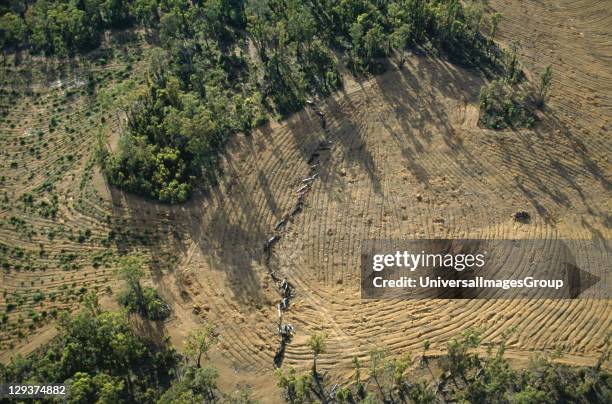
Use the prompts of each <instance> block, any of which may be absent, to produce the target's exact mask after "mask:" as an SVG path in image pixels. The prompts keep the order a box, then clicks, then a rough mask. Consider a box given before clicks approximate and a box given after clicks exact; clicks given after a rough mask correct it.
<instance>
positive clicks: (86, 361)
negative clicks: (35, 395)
mask: <svg viewBox="0 0 612 404" xmlns="http://www.w3.org/2000/svg"><path fill="white" fill-rule="evenodd" d="M58 327H59V335H58V337H57V338H55V339H54V340H53V341H52V342H51V343H50V344H49V345H48V346H45V347H43V348H41V349H40V350H39V351H37V352H35V353H34V354H33V355H31V356H30V357H27V358H23V357H19V356H18V357H17V358H16V359H14V360H13V361H12V363H10V364H9V365H8V366H3V365H2V364H0V382H1V383H11V382H12V383H37V382H38V383H69V384H70V395H69V401H68V402H71V403H94V402H102V403H111V402H117V403H120V402H142V403H146V402H155V400H156V398H157V397H159V396H160V395H161V394H162V392H163V391H165V390H166V389H167V388H168V387H169V386H170V384H171V382H172V380H173V379H174V377H175V376H176V375H175V373H174V372H175V369H176V366H177V364H178V363H179V361H180V357H179V355H178V354H177V353H176V352H175V351H174V349H173V348H171V347H168V346H156V345H154V344H153V343H152V342H151V341H149V340H146V339H144V338H143V337H140V336H138V335H136V334H135V333H134V332H133V330H132V328H131V327H130V324H129V322H128V320H127V318H126V317H125V316H124V315H123V314H121V313H112V312H106V311H101V310H100V309H99V307H98V306H97V301H96V300H95V298H94V297H92V296H88V299H87V308H86V309H84V310H83V311H81V312H79V313H78V314H76V315H74V316H72V317H71V316H69V315H68V314H66V313H63V314H62V315H61V316H60V320H59V322H58Z"/></svg>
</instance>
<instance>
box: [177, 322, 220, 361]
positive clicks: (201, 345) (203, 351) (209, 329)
mask: <svg viewBox="0 0 612 404" xmlns="http://www.w3.org/2000/svg"><path fill="white" fill-rule="evenodd" d="M218 340H219V338H218V335H217V333H216V331H215V328H214V327H213V325H211V324H205V325H204V326H203V327H202V328H200V329H198V330H196V331H194V332H192V333H190V334H189V335H188V336H187V339H186V341H185V353H186V354H187V355H188V356H189V357H191V358H192V359H193V360H194V361H195V365H196V368H198V369H199V368H200V367H201V360H202V356H204V357H206V355H207V354H208V351H209V350H210V348H211V347H212V346H214V345H215V344H216V343H217V342H218Z"/></svg>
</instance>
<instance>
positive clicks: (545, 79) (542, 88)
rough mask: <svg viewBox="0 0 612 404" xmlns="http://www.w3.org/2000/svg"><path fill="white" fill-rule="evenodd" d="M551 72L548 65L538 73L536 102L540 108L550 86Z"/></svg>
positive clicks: (550, 67)
mask: <svg viewBox="0 0 612 404" xmlns="http://www.w3.org/2000/svg"><path fill="white" fill-rule="evenodd" d="M552 78H553V70H552V66H551V65H548V66H546V67H545V68H544V70H543V71H542V73H540V81H539V83H538V89H537V96H536V102H537V104H538V106H539V107H542V106H543V105H544V103H545V102H546V99H547V97H548V91H549V90H550V86H551V85H552Z"/></svg>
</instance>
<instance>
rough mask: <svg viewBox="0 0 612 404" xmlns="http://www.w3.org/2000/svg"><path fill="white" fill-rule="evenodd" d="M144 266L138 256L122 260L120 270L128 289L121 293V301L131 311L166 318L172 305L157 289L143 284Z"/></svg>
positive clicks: (153, 317)
mask: <svg viewBox="0 0 612 404" xmlns="http://www.w3.org/2000/svg"><path fill="white" fill-rule="evenodd" d="M142 267H143V263H142V260H141V259H140V258H139V257H137V256H126V257H124V258H123V259H122V260H121V262H120V267H119V271H118V272H119V277H120V278H121V279H122V280H123V281H125V284H126V289H125V290H124V291H122V292H121V293H120V294H119V296H118V300H119V303H120V304H121V305H122V306H123V307H125V308H126V309H127V310H128V312H130V313H138V314H140V315H141V316H143V317H144V318H146V319H149V320H164V319H166V318H168V316H170V307H169V306H168V304H166V302H164V301H163V300H162V298H161V296H159V294H158V293H157V290H155V289H154V288H152V287H150V286H143V285H142V283H141V280H142V277H143V276H144V272H143V269H142Z"/></svg>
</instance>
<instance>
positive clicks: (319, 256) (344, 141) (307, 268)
mask: <svg viewBox="0 0 612 404" xmlns="http://www.w3.org/2000/svg"><path fill="white" fill-rule="evenodd" d="M491 7H492V8H493V9H494V10H495V11H499V12H501V13H502V14H503V16H504V19H503V21H502V24H501V26H500V30H499V33H498V40H500V42H501V43H502V44H504V45H508V44H510V43H511V42H512V41H519V42H520V43H521V44H522V48H521V49H520V60H521V61H522V63H523V65H524V66H525V69H526V71H527V73H528V76H537V74H538V72H539V71H541V69H542V68H543V67H544V66H546V65H548V64H552V66H553V69H554V72H555V76H554V82H553V86H552V90H551V100H550V102H549V103H548V108H547V109H546V110H545V113H544V114H542V115H541V120H540V122H538V123H537V124H536V126H535V127H534V128H533V129H532V130H521V131H501V132H496V131H489V130H483V129H480V128H478V127H477V126H476V123H477V120H478V92H479V89H480V86H481V85H482V84H483V83H484V81H483V78H481V77H479V76H477V75H476V74H474V73H473V72H470V71H467V70H463V69H461V68H460V67H457V66H455V65H452V64H449V63H446V62H443V61H441V60H440V59H437V58H434V57H429V56H428V57H426V56H418V55H414V56H411V57H410V58H409V59H408V61H407V63H406V66H405V67H404V69H402V70H392V71H389V72H388V73H386V74H384V75H382V76H379V77H376V78H374V79H372V80H370V81H368V82H363V83H347V85H346V86H345V89H344V91H342V92H340V93H338V94H337V95H336V96H334V97H333V98H330V99H327V100H324V101H320V102H318V103H317V108H318V109H319V110H321V111H323V112H324V114H325V123H326V125H325V128H322V126H321V122H320V119H319V117H318V116H317V114H316V113H315V111H314V109H313V108H311V107H308V108H307V109H306V110H304V111H302V112H300V113H298V114H295V115H294V116H293V117H292V118H290V119H289V120H288V121H287V122H283V123H280V124H271V125H270V126H267V127H263V128H260V129H259V130H257V131H256V132H255V133H254V134H253V135H252V136H249V137H244V136H238V137H237V138H235V139H234V140H233V141H232V142H231V144H230V145H229V147H228V151H227V153H226V154H225V156H224V162H223V167H224V173H225V175H224V177H223V179H222V180H221V183H220V184H219V186H218V187H216V188H214V189H211V190H210V191H209V192H208V193H206V194H203V193H198V194H196V195H194V197H193V198H192V199H191V200H190V201H189V202H188V203H186V204H184V205H181V206H177V207H168V206H162V205H158V204H154V203H150V202H147V201H144V200H142V199H140V198H136V197H133V196H130V195H126V194H125V193H122V192H119V191H117V190H115V189H111V188H109V187H107V185H106V184H105V182H104V180H103V179H102V177H101V175H100V174H99V173H98V172H97V169H96V168H95V167H93V165H92V164H91V161H92V160H91V156H90V155H91V150H92V149H93V145H94V143H95V136H96V134H97V131H98V130H99V129H98V127H100V128H102V130H104V131H105V133H107V134H108V135H109V138H110V139H111V142H112V136H111V134H112V133H115V132H116V130H117V128H118V126H119V125H120V124H121V123H120V120H119V118H118V115H117V114H116V113H115V112H114V111H112V112H110V113H109V111H106V110H104V105H99V106H98V107H97V109H96V107H94V108H93V109H92V106H91V105H90V104H88V102H87V97H85V96H78V95H76V96H74V97H66V92H67V87H66V85H64V86H61V87H53V86H52V83H53V82H55V80H56V79H57V77H56V75H55V73H54V72H50V74H49V75H48V76H47V77H45V76H44V75H42V74H41V75H40V76H35V77H31V78H24V79H23V81H22V85H23V86H26V87H29V88H31V89H33V90H34V91H35V92H36V94H37V96H36V98H34V97H32V96H26V97H25V98H17V99H12V98H9V97H3V104H4V105H3V108H6V109H7V111H8V115H7V117H6V118H5V119H4V120H3V122H2V123H1V124H0V125H1V133H2V136H1V137H0V149H1V150H2V151H1V153H2V161H1V162H0V170H1V174H2V175H3V176H5V180H4V181H3V183H2V195H0V197H3V198H4V195H6V198H7V199H5V201H4V202H3V204H2V209H1V211H0V219H2V226H1V227H0V241H1V242H2V244H3V245H6V246H8V248H10V249H12V250H15V248H19V250H15V251H12V250H11V252H10V253H7V254H6V256H7V257H13V256H15V257H17V258H15V262H19V263H20V265H21V268H20V269H19V270H17V269H15V268H11V269H9V270H2V272H1V281H0V289H1V290H2V292H4V294H3V295H1V296H0V308H3V309H4V308H7V306H8V305H9V304H16V302H17V301H19V296H23V299H24V301H23V303H22V304H16V306H15V307H14V308H13V309H12V310H10V311H9V312H8V314H9V320H8V324H5V325H3V326H2V328H1V329H0V358H2V359H7V358H8V357H9V356H11V355H12V354H14V353H15V352H24V353H25V352H28V351H30V350H31V349H34V348H35V347H36V346H37V345H38V343H39V342H42V341H43V340H46V339H47V338H49V337H51V336H52V335H53V331H52V326H51V325H48V324H50V322H49V321H48V320H43V321H38V322H36V321H33V320H32V314H31V313H32V312H34V313H35V314H38V315H40V316H42V311H43V310H46V311H49V312H50V310H51V308H53V307H55V308H58V309H59V308H68V307H74V302H75V301H77V300H78V298H79V295H80V293H82V292H81V291H80V288H82V287H85V288H88V289H91V288H95V287H98V288H99V291H100V293H101V294H103V293H104V291H105V288H106V286H107V285H108V284H112V285H116V283H115V282H114V281H113V279H114V277H113V274H112V268H106V267H105V265H103V262H104V255H103V253H104V251H106V250H107V248H106V247H105V246H104V244H107V245H108V246H109V247H110V251H112V252H118V251H121V250H129V249H132V248H134V247H135V248H137V249H138V250H139V251H142V252H143V253H144V254H146V255H147V256H149V257H150V258H151V259H152V262H153V265H152V271H151V281H152V283H153V284H155V285H156V286H157V288H158V289H159V291H160V293H161V294H162V296H163V297H164V298H165V299H166V300H167V301H169V302H171V304H172V307H173V310H174V314H173V317H172V318H171V319H170V320H169V322H167V323H166V324H165V332H167V333H169V334H170V335H171V336H172V339H173V342H175V343H176V344H177V345H178V346H181V343H182V337H184V336H185V335H186V334H187V332H188V331H189V330H190V329H191V328H193V327H194V326H195V325H196V324H198V323H199V322H201V321H203V320H207V321H210V322H213V323H216V324H217V325H218V328H219V331H220V333H221V341H222V343H221V344H220V346H219V347H217V348H216V350H215V352H214V353H213V357H214V359H215V362H216V363H217V364H218V366H219V367H220V369H221V371H222V378H221V385H222V386H223V385H232V386H233V385H234V384H235V383H246V384H250V385H251V386H252V387H253V388H254V389H255V392H256V396H258V397H266V396H268V397H269V396H270V394H271V392H272V391H275V386H274V385H273V383H272V382H271V380H272V379H271V378H272V373H271V372H272V369H273V362H274V355H275V353H276V350H277V348H278V342H277V341H278V337H277V336H276V329H275V327H276V325H275V322H276V321H277V308H276V303H277V302H278V300H279V293H278V289H277V286H276V285H275V284H274V282H273V280H272V279H271V277H270V275H269V274H268V268H267V264H266V259H265V253H264V251H263V248H262V247H263V244H264V241H265V240H267V239H268V238H269V237H271V236H272V235H274V234H279V235H281V239H280V240H279V241H278V242H277V243H276V244H275V246H274V248H273V254H272V257H271V259H270V264H269V265H270V268H271V269H272V270H273V271H274V272H275V273H276V274H277V275H278V276H281V277H286V278H287V279H288V280H289V281H290V282H291V283H292V284H293V285H294V286H295V287H296V297H295V298H294V299H293V300H292V302H291V305H290V307H289V309H288V310H287V311H286V312H285V314H284V322H287V323H291V324H293V325H294V327H295V329H296V335H295V337H294V339H293V341H292V342H291V343H290V344H289V345H288V346H287V350H286V352H285V358H284V362H283V363H284V365H292V366H296V367H299V368H304V369H306V368H309V367H310V365H311V353H310V351H309V348H308V347H307V343H306V341H307V337H308V336H309V335H310V334H311V333H313V332H315V331H324V332H327V333H328V335H329V338H328V350H327V352H326V353H325V354H323V355H322V356H321V358H320V360H319V368H320V369H322V370H323V371H326V370H327V371H330V372H333V373H339V374H343V373H344V372H347V371H348V370H349V368H350V361H351V358H352V357H353V356H354V355H357V356H358V357H360V358H364V357H365V356H366V355H367V353H368V351H369V350H370V349H371V348H373V347H388V348H389V349H390V350H391V351H392V352H396V353H399V352H405V351H410V350H418V349H420V347H421V346H422V341H423V340H424V339H429V340H430V341H431V342H432V348H433V350H434V351H436V350H441V349H443V348H444V344H445V342H446V341H447V340H448V339H449V338H450V337H452V336H454V335H456V334H457V333H458V332H460V331H461V330H463V329H465V328H467V327H471V326H472V327H474V326H481V325H484V326H485V327H486V332H485V334H484V336H485V342H486V341H489V342H491V341H495V340H497V339H498V338H499V337H500V335H501V333H502V332H503V331H504V330H508V329H510V328H516V332H515V333H514V334H513V336H512V338H511V339H510V341H509V349H508V355H509V356H510V357H513V358H515V359H517V360H526V359H528V358H529V357H530V356H531V355H533V354H534V353H535V352H536V351H538V352H540V351H552V350H554V349H555V348H556V347H558V346H560V347H561V348H562V349H563V350H564V352H566V355H565V356H564V360H566V361H568V362H570V363H575V364H589V363H593V362H594V361H595V358H596V357H597V356H598V354H599V352H600V351H601V349H602V347H603V344H604V338H605V336H606V335H607V334H608V333H609V332H610V330H611V324H612V310H611V306H610V302H609V301H607V300H594V301H518V300H513V301H383V302H378V301H373V302H364V301H361V300H360V298H359V279H358V276H359V273H358V269H359V247H360V241H361V240H362V239H366V238H380V239H388V238H412V237H424V238H433V237H449V238H460V237H479V238H510V237H521V238H552V239H555V238H575V239H576V238H577V239H591V238H593V239H597V240H603V242H605V243H608V241H607V240H609V239H610V236H611V231H610V227H611V219H610V212H611V211H612V209H611V203H610V201H611V200H612V199H611V198H610V195H611V182H610V181H611V180H612V170H611V168H612V165H611V163H610V160H609V159H610V157H609V156H610V151H611V150H612V136H611V135H610V133H611V129H612V122H611V121H612V67H611V66H612V63H611V61H612V52H611V49H612V48H611V47H610V45H611V44H610V32H609V27H610V26H612V14H610V11H609V4H608V3H607V2H606V1H591V0H587V1H566V0H564V1H561V2H554V4H553V2H543V3H542V2H536V1H525V2H520V3H519V2H505V1H491ZM138 48H139V47H135V49H136V50H137V49H138ZM135 49H129V50H126V55H127V54H129V55H133V54H134V52H135ZM114 60H117V62H113V63H111V64H107V65H104V66H100V67H99V70H100V74H101V75H108V77H107V78H106V79H105V80H108V81H107V82H103V84H101V86H105V87H106V86H108V87H111V88H112V87H113V85H117V86H118V85H119V84H118V83H119V82H120V81H121V78H120V77H119V76H120V73H121V72H122V71H124V69H125V66H126V65H127V64H128V63H129V62H128V61H127V60H125V61H124V62H123V63H120V62H119V61H120V60H121V57H117V58H116V59H114ZM138 66H140V63H139V62H138V61H137V59H134V62H133V68H132V70H131V71H130V70H127V71H126V75H128V76H131V75H136V76H137V75H138V68H139V67H138ZM76 73H79V70H78V68H77V69H76ZM18 75H19V72H16V71H13V72H5V78H4V83H3V87H4V89H5V90H7V89H8V88H10V85H9V84H7V83H18V82H17V81H16V80H14V78H15V77H17V76H18ZM49 77H52V78H51V79H50V78H49ZM74 77H79V74H76V76H74ZM77 81H78V80H77ZM64 83H68V81H65V80H64ZM104 83H105V84H104ZM77 84H78V83H77ZM115 88H117V87H116V86H115ZM62 98H66V101H64V102H61V103H60V102H59V100H60V99H62ZM54 116H55V117H57V119H58V122H59V123H58V125H56V129H55V130H54V131H53V132H51V131H50V130H49V122H50V121H51V120H52V118H53V117H54ZM102 117H104V121H102ZM98 125H99V126H98ZM38 130H40V131H42V133H43V134H42V135H41V136H39V135H38ZM71 137H72V139H71ZM324 140H331V141H332V142H333V146H332V147H331V149H329V150H319V151H317V149H320V148H321V147H320V144H321V142H322V141H324ZM42 143H46V144H47V146H44V145H43V144H42ZM32 148H33V151H32V150H30V149H32ZM37 148H39V149H40V153H39V154H40V158H37V157H36V149H37ZM315 152H316V153H319V157H318V158H317V160H318V164H319V166H318V167H317V168H316V172H318V174H319V176H318V178H317V179H316V180H315V181H314V182H313V185H312V187H311V189H310V191H309V192H308V193H307V195H306V196H305V197H304V206H303V209H302V210H301V211H300V212H299V213H297V214H295V215H294V216H292V217H291V220H289V221H288V222H287V224H286V225H285V226H284V227H283V228H282V229H281V230H275V227H276V225H277V223H278V222H279V221H281V220H282V219H283V218H284V217H285V216H286V215H288V214H290V213H291V212H292V211H293V210H294V208H295V207H296V203H297V194H296V190H297V189H299V188H300V186H301V181H302V180H303V179H304V178H306V177H307V176H309V175H310V174H312V170H311V169H310V168H309V166H310V165H311V164H312V163H313V161H311V162H310V163H309V160H311V158H312V157H313V153H315ZM69 156H74V157H72V158H71V157H69ZM13 163H16V164H13ZM45 181H51V182H52V183H53V184H54V191H52V192H47V191H45V192H35V190H36V189H37V188H38V187H40V186H41V185H44V184H45ZM26 193H34V194H35V195H36V196H35V198H34V202H33V206H34V207H31V206H29V205H28V203H27V202H24V200H23V196H24V195H25V194H26ZM53 194H56V195H58V203H57V206H58V211H57V214H56V218H55V219H53V218H51V217H44V215H42V214H41V213H40V209H39V208H36V206H39V205H40V202H41V201H43V200H44V201H46V202H47V204H48V205H53V200H52V195H53ZM521 209H525V210H528V211H529V212H531V214H532V220H531V223H529V224H520V223H516V222H514V221H513V220H512V214H513V213H514V212H516V211H517V210H521ZM12 218H14V219H12ZM22 221H23V222H22ZM88 230H89V233H87V231H88ZM50 232H52V233H54V234H55V236H54V237H50V236H49V233H50ZM111 232H112V233H111ZM80 234H81V235H83V237H84V239H83V238H81V239H80V240H79V235H80ZM104 240H106V241H104ZM608 247H609V245H608ZM20 251H21V252H20ZM96 257H97V258H96ZM96 262H101V264H100V265H99V266H98V267H97V268H96V266H97V265H96V266H94V263H96ZM28 266H29V267H30V268H29V269H28ZM34 268H35V269H36V270H33V269H34ZM608 281H609V280H608ZM37 290H40V293H42V294H43V298H42V299H41V300H40V301H36V300H35V299H34V298H33V296H34V294H35V293H36V291H37ZM15 293H16V294H15ZM53 293H55V297H54V298H52V297H51V296H52V294H53ZM108 300H111V298H109V299H108ZM20 317H21V318H23V322H22V323H20V321H19V318H20ZM30 323H32V324H34V323H38V324H37V325H33V326H32V327H31V328H30V329H29V328H28V326H29V324H30ZM161 327H162V325H161V324H158V325H157V326H156V325H149V326H144V325H143V327H142V329H143V332H148V333H154V334H159V333H161V332H163V330H161ZM19 332H21V333H22V334H23V338H20V335H19ZM275 394H276V393H275Z"/></svg>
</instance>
